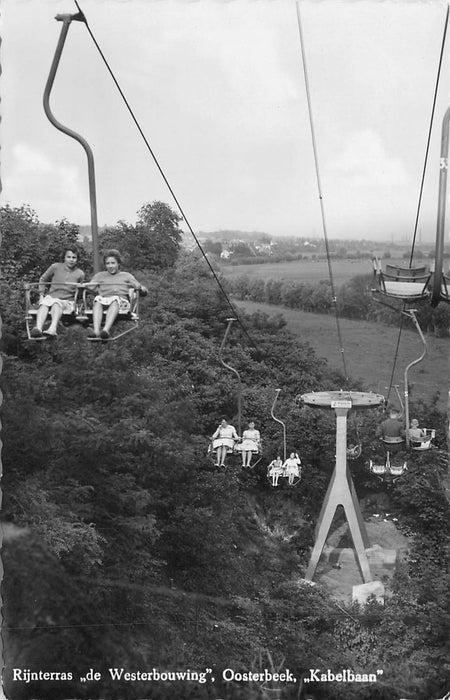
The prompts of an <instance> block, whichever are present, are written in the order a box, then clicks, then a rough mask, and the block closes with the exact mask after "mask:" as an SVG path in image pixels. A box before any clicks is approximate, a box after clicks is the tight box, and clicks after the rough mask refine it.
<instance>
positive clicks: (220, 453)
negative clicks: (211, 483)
mask: <svg viewBox="0 0 450 700" xmlns="http://www.w3.org/2000/svg"><path fill="white" fill-rule="evenodd" d="M217 454H218V458H219V459H218V462H219V466H221V467H224V466H225V458H226V456H227V446H226V445H221V446H220V447H219V449H218V450H217Z"/></svg>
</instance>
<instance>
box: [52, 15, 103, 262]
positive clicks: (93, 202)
mask: <svg viewBox="0 0 450 700" xmlns="http://www.w3.org/2000/svg"><path fill="white" fill-rule="evenodd" d="M55 19H56V20H57V21H58V22H62V23H63V24H62V27H61V34H60V36H59V40H58V45H57V47H56V51H55V55H54V58H53V62H52V65H51V68H50V73H49V76H48V79H47V83H46V86H45V90H44V111H45V114H46V115H47V118H48V119H49V120H50V122H51V123H52V124H53V126H54V127H56V128H57V129H58V130H59V131H62V132H63V133H64V134H67V136H70V137H71V138H73V139H75V141H78V143H80V144H81V146H82V147H83V148H84V151H85V153H86V156H87V161H88V178H89V199H90V208H91V235H92V249H93V259H94V272H99V271H100V254H99V245H98V223H97V198H96V194H95V170H94V156H93V154H92V150H91V147H90V146H89V144H88V143H87V141H86V140H85V139H84V138H83V137H82V136H80V135H79V134H77V133H76V132H75V131H73V129H69V128H68V127H67V126H64V125H63V124H61V122H59V121H58V120H57V119H56V118H55V117H54V115H53V113H52V111H51V109H50V92H51V90H52V87H53V82H54V80H55V75H56V70H57V68H58V65H59V61H60V58H61V54H62V50H63V47H64V43H65V41H66V37H67V33H68V31H69V27H70V23H71V22H72V20H75V21H78V22H84V21H85V18H84V15H83V13H82V12H77V13H76V14H74V15H56V17H55Z"/></svg>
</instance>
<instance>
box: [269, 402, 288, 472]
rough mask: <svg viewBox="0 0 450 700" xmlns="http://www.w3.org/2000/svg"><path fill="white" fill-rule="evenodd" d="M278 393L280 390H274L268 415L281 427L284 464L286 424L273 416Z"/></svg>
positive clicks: (284, 459)
mask: <svg viewBox="0 0 450 700" xmlns="http://www.w3.org/2000/svg"><path fill="white" fill-rule="evenodd" d="M280 393H281V389H276V396H275V399H274V402H273V404H272V408H271V409H270V415H271V416H272V418H273V419H274V421H276V422H277V423H280V425H281V426H282V427H283V462H285V461H286V423H284V422H283V421H282V420H280V419H279V418H276V417H275V415H274V410H275V405H276V403H277V401H278V397H279V395H280Z"/></svg>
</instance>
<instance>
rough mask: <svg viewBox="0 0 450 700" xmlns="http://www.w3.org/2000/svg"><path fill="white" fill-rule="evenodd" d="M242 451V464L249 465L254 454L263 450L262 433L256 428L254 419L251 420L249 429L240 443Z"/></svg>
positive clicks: (245, 431) (243, 434)
mask: <svg viewBox="0 0 450 700" xmlns="http://www.w3.org/2000/svg"><path fill="white" fill-rule="evenodd" d="M239 450H240V451H242V466H243V467H249V466H250V464H251V461H252V456H253V455H254V454H258V452H260V451H261V433H260V432H259V430H256V429H255V423H254V421H252V420H251V421H249V423H248V429H247V430H244V432H243V433H242V443H241V444H240V445H239Z"/></svg>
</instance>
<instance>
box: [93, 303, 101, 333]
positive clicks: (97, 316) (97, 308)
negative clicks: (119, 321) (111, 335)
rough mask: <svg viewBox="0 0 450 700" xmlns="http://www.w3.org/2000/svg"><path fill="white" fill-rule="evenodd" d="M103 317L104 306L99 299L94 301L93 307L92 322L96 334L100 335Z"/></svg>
mask: <svg viewBox="0 0 450 700" xmlns="http://www.w3.org/2000/svg"><path fill="white" fill-rule="evenodd" d="M102 318H103V306H102V305H101V304H100V302H99V301H94V308H93V309H92V323H93V326H94V333H95V335H97V336H99V335H100V326H101V324H102Z"/></svg>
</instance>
